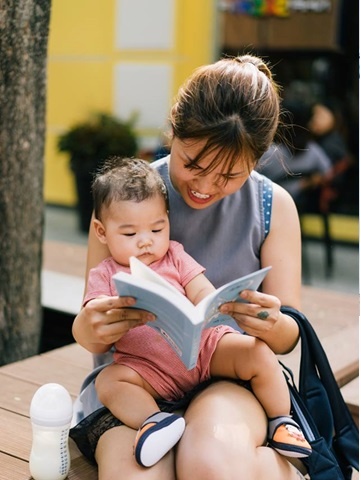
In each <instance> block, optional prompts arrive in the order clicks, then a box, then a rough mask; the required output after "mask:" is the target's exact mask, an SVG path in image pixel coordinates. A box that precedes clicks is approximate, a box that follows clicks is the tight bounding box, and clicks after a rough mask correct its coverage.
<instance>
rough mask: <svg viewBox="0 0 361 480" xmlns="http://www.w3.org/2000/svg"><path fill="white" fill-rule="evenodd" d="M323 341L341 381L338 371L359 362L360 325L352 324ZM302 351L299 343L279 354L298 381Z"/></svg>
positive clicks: (332, 365)
mask: <svg viewBox="0 0 361 480" xmlns="http://www.w3.org/2000/svg"><path fill="white" fill-rule="evenodd" d="M320 338H322V337H320ZM321 343H322V346H323V348H324V350H325V352H326V355H327V357H328V360H329V362H330V365H331V368H332V370H333V372H336V375H338V380H339V381H340V380H341V379H340V374H339V373H337V372H340V371H342V369H347V367H349V366H350V365H356V364H355V362H356V363H358V326H357V325H352V326H350V327H347V328H344V329H342V330H340V331H339V332H336V333H334V334H332V335H328V336H327V337H325V338H322V342H321ZM300 353H301V345H300V343H299V344H298V345H297V346H296V348H295V349H294V350H293V351H292V352H291V353H288V354H287V355H280V356H279V359H280V360H281V362H282V363H284V364H285V365H286V366H287V367H289V368H290V369H291V370H292V371H293V374H294V376H295V380H296V382H298V376H299V365H300ZM356 376H357V375H356Z"/></svg>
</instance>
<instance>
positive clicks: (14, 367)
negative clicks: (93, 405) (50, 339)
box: [0, 354, 89, 395]
mask: <svg viewBox="0 0 361 480" xmlns="http://www.w3.org/2000/svg"><path fill="white" fill-rule="evenodd" d="M0 371H1V373H2V374H5V375H9V376H11V377H15V378H18V379H26V381H28V382H30V383H33V384H34V385H37V386H40V385H43V384H44V383H51V382H55V383H60V384H61V385H63V386H64V387H65V388H66V389H67V390H68V391H69V393H70V394H71V395H77V394H78V393H79V388H80V385H81V384H82V382H83V380H84V378H85V376H86V375H87V374H88V372H89V369H88V368H83V367H81V366H79V365H76V363H75V364H70V363H68V362H63V361H62V360H58V359H57V358H52V357H51V356H49V355H46V354H44V355H37V356H35V357H30V358H27V359H25V360H22V361H20V362H15V363H10V364H8V365H5V366H3V367H1V370H0Z"/></svg>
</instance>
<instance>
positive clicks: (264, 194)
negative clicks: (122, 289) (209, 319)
mask: <svg viewBox="0 0 361 480" xmlns="http://www.w3.org/2000/svg"><path fill="white" fill-rule="evenodd" d="M278 120H279V96H278V92H277V87H276V85H275V84H274V82H273V80H272V76H271V73H270V71H269V69H268V67H267V66H266V65H265V63H264V62H263V61H262V60H261V59H259V58H256V57H253V56H249V55H246V56H241V57H238V58H235V59H224V60H220V61H218V62H216V63H215V64H213V65H208V66H204V67H201V68H200V69H198V70H196V72H195V73H194V74H193V75H192V76H191V77H190V79H189V80H188V81H187V82H186V84H185V85H184V86H183V87H182V88H181V89H180V92H179V95H178V98H177V101H176V103H175V105H174V107H173V108H172V111H171V115H170V121H171V125H172V134H173V139H172V145H171V154H170V156H169V157H166V158H165V159H161V160H159V161H158V162H155V163H154V167H155V168H157V169H158V170H159V172H160V173H161V175H162V177H163V178H164V180H165V182H166V184H167V187H168V190H169V201H170V224H171V238H172V239H173V240H177V241H179V242H181V243H183V245H184V246H185V249H186V251H187V252H188V253H189V254H190V255H192V256H193V257H195V258H196V260H197V261H198V262H199V263H201V264H202V265H204V266H205V267H206V268H207V270H206V275H207V276H208V278H209V279H210V281H211V282H213V284H214V285H215V286H216V287H218V286H220V285H222V284H223V283H225V282H227V281H230V280H232V279H234V278H237V277H239V276H241V275H245V274H247V273H250V272H252V271H254V270H257V269H258V268H260V267H265V266H268V265H272V270H271V271H270V272H269V274H268V275H267V277H266V279H265V281H264V283H263V292H262V293H261V292H250V291H247V292H243V294H242V296H243V298H245V299H246V300H247V301H248V302H249V303H234V304H225V305H223V306H222V307H221V310H223V311H224V312H228V313H230V314H231V315H232V316H233V318H234V319H235V320H236V321H237V323H238V324H239V326H240V327H241V328H242V329H243V330H244V331H245V332H246V333H247V334H250V335H253V336H256V337H258V338H260V339H261V340H263V341H264V342H266V343H267V344H268V346H269V347H270V348H271V349H272V350H273V351H274V352H275V353H278V354H280V353H286V352H289V351H290V350H292V348H293V347H294V346H295V344H296V343H297V339H298V327H297V325H296V323H295V322H294V321H293V319H291V318H290V317H288V316H286V315H284V314H282V313H281V312H280V306H281V305H289V306H292V307H294V308H297V309H298V308H299V307H300V285H301V261H300V259H301V244H300V229H299V222H298V216H297V211H296V208H295V205H294V203H293V201H292V199H291V197H290V196H289V195H288V194H287V193H286V192H285V191H284V190H283V189H282V188H280V187H279V186H277V185H274V184H271V183H270V182H269V181H268V180H267V179H266V178H265V177H263V176H261V175H259V174H258V173H256V172H255V171H254V168H255V166H256V164H257V161H258V159H259V158H260V157H261V156H262V154H263V153H264V152H265V151H266V150H267V148H268V147H269V146H270V144H271V143H272V141H273V137H274V135H275V132H276V130H277V126H278ZM108 255H109V252H108V251H107V250H106V248H104V245H101V244H100V243H99V242H98V240H97V239H96V237H95V234H94V232H93V231H92V229H91V230H90V233H89V250H88V269H89V268H91V267H94V266H95V265H97V264H98V263H99V262H100V261H101V260H102V259H104V258H105V257H107V256H108ZM134 303H135V300H134V299H129V298H118V297H112V298H111V299H110V300H109V298H107V299H102V298H98V299H95V300H92V301H91V302H89V303H87V305H86V306H85V307H84V308H83V309H82V310H81V312H80V313H79V315H78V316H77V318H76V319H75V321H74V327H73V333H74V337H75V339H76V340H77V342H78V343H80V344H81V345H82V346H83V347H85V348H86V349H88V350H89V351H90V352H92V353H93V354H97V356H98V357H97V358H98V359H99V358H100V359H101V360H102V359H103V357H102V356H101V355H102V354H106V353H108V352H109V350H110V349H111V347H112V345H113V344H114V343H115V342H116V341H117V340H119V339H120V338H121V337H122V335H124V333H126V332H127V331H128V330H129V328H132V327H136V326H137V325H141V324H143V323H145V322H146V321H148V320H152V318H153V316H152V314H151V313H150V312H140V311H135V310H133V309H127V308H126V307H127V306H129V305H131V304H134ZM98 363H99V362H98ZM87 385H88V386H87V388H85V390H84V391H83V394H82V397H83V398H82V400H83V403H81V405H80V406H81V407H82V409H83V410H84V411H86V413H89V411H92V410H95V409H96V408H97V407H99V404H98V403H97V402H96V399H95V398H94V388H93V382H91V381H88V383H87ZM187 400H190V403H189V405H187V404H186V405H183V407H184V406H185V410H184V409H183V410H184V417H185V420H186V425H187V427H186V431H185V433H184V435H183V437H182V439H181V441H180V443H179V444H178V446H177V449H176V450H173V451H172V452H170V453H169V454H167V455H166V456H165V457H164V458H163V459H162V460H161V461H160V462H159V463H157V464H156V465H155V466H153V467H151V468H149V469H147V470H145V469H143V468H142V467H140V466H138V465H137V464H136V462H135V461H134V458H132V456H131V454H130V453H131V451H132V442H133V439H134V433H135V432H134V431H133V430H131V429H129V428H127V427H125V426H124V425H121V424H120V423H119V422H118V423H117V422H116V421H115V419H114V417H112V416H111V415H110V414H109V413H108V412H106V411H104V409H103V410H96V411H95V412H94V413H93V414H92V415H91V416H90V417H87V418H85V419H84V420H83V421H82V422H81V423H80V424H79V425H78V426H77V427H75V428H74V429H73V430H72V433H71V435H72V437H73V438H74V439H75V440H76V441H77V443H78V446H79V448H81V450H82V451H83V452H85V453H86V454H87V455H88V457H89V458H91V455H92V452H90V453H89V448H88V447H89V445H91V448H90V449H94V450H95V453H94V455H95V460H96V461H97V464H98V467H99V478H100V479H110V478H117V479H123V478H124V479H127V480H129V479H132V480H133V479H137V478H142V479H156V480H163V479H164V480H173V479H176V478H177V479H178V480H183V479H184V480H189V479H190V478H192V479H195V480H202V479H207V480H212V479H217V480H222V479H224V480H233V479H241V478H247V479H250V480H252V479H254V480H262V479H266V478H267V480H272V479H274V480H283V479H284V480H295V479H299V478H303V477H302V475H301V474H300V473H299V471H298V470H296V469H295V468H294V467H293V466H292V465H291V464H290V463H289V462H288V461H287V460H285V458H284V457H281V456H280V455H279V454H277V453H276V452H275V451H273V450H272V449H270V448H268V447H267V446H265V439H266V437H267V431H266V430H267V427H266V425H267V419H266V416H265V414H264V411H263V409H262V408H261V406H260V404H259V403H258V401H257V400H256V398H255V397H254V395H253V394H252V392H251V391H250V390H249V389H248V388H247V386H245V385H238V384H236V383H231V382H229V381H219V382H215V383H212V384H210V385H208V386H206V387H205V388H204V389H203V390H202V391H201V392H198V393H197V395H195V396H192V394H190V395H189V398H187ZM180 406H181V405H175V406H172V405H167V407H168V409H169V410H172V408H173V409H174V408H178V407H180ZM82 413H83V414H84V412H82ZM79 418H82V417H81V416H80V417H79Z"/></svg>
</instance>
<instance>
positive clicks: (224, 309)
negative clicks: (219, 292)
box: [219, 305, 229, 313]
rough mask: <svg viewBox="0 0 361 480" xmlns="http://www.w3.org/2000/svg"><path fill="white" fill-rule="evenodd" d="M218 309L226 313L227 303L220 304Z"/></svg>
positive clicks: (227, 309) (227, 310)
mask: <svg viewBox="0 0 361 480" xmlns="http://www.w3.org/2000/svg"><path fill="white" fill-rule="evenodd" d="M219 310H220V311H221V312H222V313H228V312H229V308H228V305H221V306H220V308H219Z"/></svg>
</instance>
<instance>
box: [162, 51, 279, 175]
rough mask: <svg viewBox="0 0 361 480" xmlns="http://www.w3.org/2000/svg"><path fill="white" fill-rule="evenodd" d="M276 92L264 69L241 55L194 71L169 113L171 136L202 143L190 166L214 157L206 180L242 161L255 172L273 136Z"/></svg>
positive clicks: (262, 64)
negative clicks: (216, 170) (255, 166)
mask: <svg viewBox="0 0 361 480" xmlns="http://www.w3.org/2000/svg"><path fill="white" fill-rule="evenodd" d="M279 113H280V99H279V93H278V86H277V84H276V83H275V82H274V80H273V78H272V74H271V71H270V70H269V68H268V66H267V65H266V63H265V62H264V61H263V60H261V59H260V58H258V57H255V56H252V55H243V56H239V57H236V58H224V59H222V60H219V61H218V62H216V63H214V64H211V65H206V66H203V67H200V68H198V69H197V70H196V71H195V72H194V74H193V75H192V76H191V77H190V78H189V80H188V81H187V82H186V83H185V84H184V86H183V87H181V89H180V91H179V94H178V97H177V99H176V103H175V104H174V106H173V108H172V110H171V113H170V122H171V125H172V129H173V135H174V136H175V137H177V138H179V139H181V140H187V139H194V140H195V141H197V140H201V139H205V140H206V144H205V146H204V148H203V149H202V151H201V152H199V154H198V156H197V158H195V159H194V163H197V162H198V161H199V160H200V159H201V158H202V157H203V156H204V155H206V154H208V153H211V152H216V151H217V152H218V155H217V156H216V157H215V159H214V161H213V162H212V164H211V165H209V168H208V169H206V170H205V171H204V174H207V173H208V172H210V171H212V170H214V169H215V168H216V167H217V166H219V165H221V164H222V165H224V171H228V172H229V171H231V170H232V168H233V167H234V166H235V165H236V164H237V163H239V161H240V159H241V160H242V161H245V160H246V161H247V163H248V165H249V166H251V167H253V166H254V165H255V164H256V163H257V161H258V159H259V158H260V157H261V156H262V154H263V153H264V152H265V151H266V150H267V149H268V147H269V146H270V144H271V143H272V141H273V138H274V135H275V133H276V131H277V127H278V121H279Z"/></svg>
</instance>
